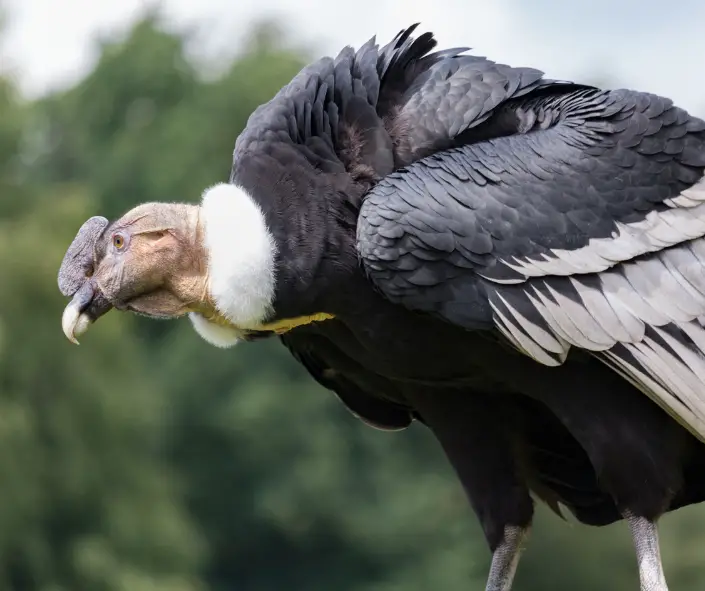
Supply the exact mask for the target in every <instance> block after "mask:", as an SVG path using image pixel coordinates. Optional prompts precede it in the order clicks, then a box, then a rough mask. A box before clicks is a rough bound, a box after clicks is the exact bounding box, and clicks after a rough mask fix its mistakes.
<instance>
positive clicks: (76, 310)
mask: <svg viewBox="0 0 705 591" xmlns="http://www.w3.org/2000/svg"><path fill="white" fill-rule="evenodd" d="M90 324H91V318H90V317H89V316H88V314H85V313H84V312H82V311H81V306H80V305H78V302H75V301H72V302H70V303H69V304H68V306H66V308H65V309H64V313H63V315H62V316H61V328H62V329H63V331H64V334H65V335H66V338H67V339H68V340H69V341H71V342H72V343H74V344H75V345H78V344H79V342H78V339H77V338H76V337H77V336H81V335H82V334H84V333H85V332H86V331H87V330H88V327H89V325H90Z"/></svg>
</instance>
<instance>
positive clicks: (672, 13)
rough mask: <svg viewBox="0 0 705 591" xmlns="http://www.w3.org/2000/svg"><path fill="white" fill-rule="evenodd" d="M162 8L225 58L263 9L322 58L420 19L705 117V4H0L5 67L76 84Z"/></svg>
mask: <svg viewBox="0 0 705 591" xmlns="http://www.w3.org/2000/svg"><path fill="white" fill-rule="evenodd" d="M156 3H158V4H160V5H161V6H162V8H163V12H164V13H165V14H166V15H167V16H168V18H169V20H170V21H171V22H172V23H174V25H176V26H178V27H180V28H181V27H188V28H193V27H194V26H196V27H198V28H199V30H200V36H199V38H198V39H199V41H198V43H197V47H196V48H195V49H197V50H198V51H200V52H202V53H205V54H208V55H212V56H216V57H221V58H222V57H226V56H228V55H230V54H232V53H234V52H236V51H237V50H238V48H239V47H240V42H241V40H242V35H243V33H244V32H246V31H247V29H248V27H249V26H250V25H251V24H252V22H253V20H255V19H257V18H261V17H264V16H271V15H278V16H281V17H282V21H283V22H284V23H285V24H286V25H287V27H288V28H289V30H290V32H291V34H292V36H293V37H294V39H295V40H296V41H297V42H299V43H302V44H305V45H306V46H308V47H313V48H315V49H316V50H317V52H318V53H319V54H320V53H323V54H334V53H337V51H338V50H339V49H340V48H342V47H343V46H344V45H348V44H350V45H353V46H355V47H358V46H359V45H360V44H362V43H363V42H364V41H366V40H367V39H368V38H369V37H371V36H372V35H375V34H376V35H377V39H378V41H379V42H380V43H383V42H386V41H387V40H388V39H389V38H391V37H392V36H393V35H394V34H395V33H396V32H397V31H398V30H399V29H401V28H403V27H405V26H407V25H408V24H411V23H413V22H416V21H420V22H421V28H423V29H424V30H432V31H433V32H434V33H436V36H437V37H438V39H439V41H440V43H441V45H444V46H457V45H464V46H470V47H472V48H473V53H477V54H480V55H486V56H488V57H489V58H491V59H493V60H495V61H500V62H503V63H508V64H510V65H514V66H531V67H535V68H539V69H541V70H543V71H544V72H546V74H547V75H548V76H550V77H553V78H566V79H572V80H576V81H580V80H581V79H585V78H584V77H592V76H593V75H596V74H601V73H608V74H609V75H610V76H611V78H612V79H613V80H614V81H615V84H616V85H618V86H626V87H630V88H637V89H640V90H646V91H650V92H655V93H658V94H663V95H666V96H669V97H671V98H672V99H674V100H675V101H676V102H677V103H678V104H679V105H681V106H683V107H685V108H687V109H689V110H691V111H692V112H695V113H697V114H700V115H705V0H673V1H671V2H663V0H658V1H656V0H591V1H590V2H583V3H573V2H567V1H566V0H484V1H481V0H435V1H431V0H423V1H421V0H352V1H351V0H347V1H345V2H339V3H336V2H334V1H333V0H296V1H294V0H154V1H150V0H104V1H100V0H96V1H94V2H90V1H89V0H0V6H4V7H5V10H6V11H7V13H8V17H9V23H8V30H7V31H6V35H5V39H4V42H3V44H2V46H0V69H2V70H4V71H7V70H11V71H13V72H14V74H15V75H16V76H17V77H18V79H19V82H20V84H21V88H22V89H23V91H24V92H25V93H26V94H27V95H28V96H36V95H38V94H43V93H45V92H47V91H50V90H51V89H53V88H57V87H62V86H65V85H67V84H70V83H72V82H73V81H75V80H76V79H77V78H80V77H81V76H82V75H83V74H84V73H85V72H86V70H87V69H89V68H90V67H91V65H92V64H93V63H94V60H95V58H96V53H95V45H94V43H93V40H94V38H95V37H96V36H98V35H101V34H119V33H120V32H122V31H123V30H124V29H125V27H126V26H128V25H129V24H130V23H131V22H133V21H134V20H135V19H137V18H139V16H140V14H141V13H142V11H143V10H144V9H145V8H146V7H147V6H148V5H150V4H156ZM336 4H338V6H337V7H336V8H333V7H334V6H335V5H336Z"/></svg>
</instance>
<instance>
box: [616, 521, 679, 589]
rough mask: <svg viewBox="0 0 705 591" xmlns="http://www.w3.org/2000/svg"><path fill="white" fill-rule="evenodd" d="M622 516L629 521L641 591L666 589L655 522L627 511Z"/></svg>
mask: <svg viewBox="0 0 705 591" xmlns="http://www.w3.org/2000/svg"><path fill="white" fill-rule="evenodd" d="M624 517H625V518H626V520H627V523H629V529H630V530H631V532H632V539H633V540H634V546H635V547H636V558H637V561H638V562H639V581H640V582H641V591H668V585H666V577H665V576H664V574H663V566H662V565H661V551H660V549H659V541H658V530H657V527H656V524H655V523H654V522H653V521H649V520H648V519H646V518H645V517H637V516H636V515H633V514H632V513H629V512H627V513H625V515H624Z"/></svg>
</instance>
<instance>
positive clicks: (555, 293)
mask: <svg viewBox="0 0 705 591" xmlns="http://www.w3.org/2000/svg"><path fill="white" fill-rule="evenodd" d="M704 205H705V204H704ZM698 207H699V206H698ZM489 297H490V303H491V305H492V308H493V310H494V320H495V323H496V324H497V327H498V328H499V330H500V331H501V332H502V333H503V334H504V335H505V337H506V338H507V339H508V340H509V341H510V342H511V343H512V344H513V345H514V346H515V347H516V348H517V349H519V350H520V351H522V352H523V353H524V354H526V355H528V356H530V357H532V358H534V359H535V360H536V361H538V362H540V363H543V364H545V365H552V366H556V365H560V364H561V363H563V362H564V361H565V359H566V356H567V355H568V351H569V349H570V347H571V346H575V347H580V348H581V349H585V350H588V351H592V352H594V353H595V354H596V355H597V356H598V357H599V358H600V359H601V360H602V361H604V362H605V363H607V364H608V365H610V366H611V367H612V368H613V369H615V370H616V371H618V372H619V373H620V374H622V375H623V376H624V377H625V378H627V379H628V380H629V381H630V382H632V383H633V384H635V385H636V386H637V387H638V388H639V389H640V390H642V391H643V392H644V393H646V394H647V395H648V396H650V397H651V398H652V399H653V400H654V401H655V402H657V403H658V404H659V405H660V406H662V407H663V408H664V409H666V410H667V411H668V412H669V413H670V414H671V415H672V416H674V417H675V418H676V419H677V420H678V421H679V422H680V423H681V424H683V425H684V426H686V427H687V428H688V429H689V430H691V432H693V433H694V435H696V437H698V438H700V439H702V440H703V441H705V329H704V328H703V324H705V239H698V240H694V241H689V242H685V243H683V244H679V245H678V246H673V247H671V248H667V249H665V250H662V251H660V252H657V253H655V254H651V255H648V256H647V257H643V258H640V259H637V260H633V261H628V262H624V263H619V264H617V265H616V266H613V267H612V268H611V269H609V270H606V271H603V272H601V273H597V274H592V275H587V276H586V275H583V276H580V275H576V276H572V277H545V278H534V279H529V280H528V281H525V282H524V283H523V284H521V285H496V290H490V294H489Z"/></svg>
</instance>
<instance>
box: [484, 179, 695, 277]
mask: <svg viewBox="0 0 705 591" xmlns="http://www.w3.org/2000/svg"><path fill="white" fill-rule="evenodd" d="M664 203H665V204H666V205H667V206H668V207H670V208H671V209H668V210H665V211H660V212H659V211H651V212H649V213H648V214H647V215H646V217H645V218H644V219H643V220H641V221H639V222H635V223H632V224H623V223H619V222H618V223H617V224H616V226H617V230H616V231H615V232H614V233H613V235H612V236H611V237H609V238H594V239H591V240H590V241H589V243H588V244H587V246H584V247H582V248H576V249H574V250H564V249H560V248H556V249H551V253H552V254H553V257H550V256H546V255H542V256H541V258H540V259H538V258H531V257H512V258H511V259H500V261H499V262H500V264H503V265H505V266H507V267H509V268H510V269H512V270H514V271H516V272H517V273H520V274H522V275H523V276H524V278H529V277H541V276H546V275H560V276H566V275H575V274H579V273H598V272H600V271H604V270H605V269H609V268H610V267H612V266H614V265H615V264H617V263H619V262H621V261H628V260H629V259H632V258H634V257H636V256H639V255H643V254H647V253H650V252H657V251H659V250H661V249H662V248H666V247H669V246H673V245H674V244H679V243H680V242H683V241H685V240H692V239H694V238H699V237H701V236H703V235H705V177H703V178H702V179H701V180H700V181H698V182H697V183H696V184H695V185H693V186H692V187H690V188H689V189H687V190H685V191H683V192H682V193H681V194H680V195H679V196H678V197H674V198H673V199H666V200H665V201H664ZM483 277H484V276H483ZM485 279H489V280H490V281H495V282H497V283H521V282H522V281H524V279H522V278H520V279H509V280H502V281H498V280H495V279H493V278H492V277H485Z"/></svg>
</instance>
